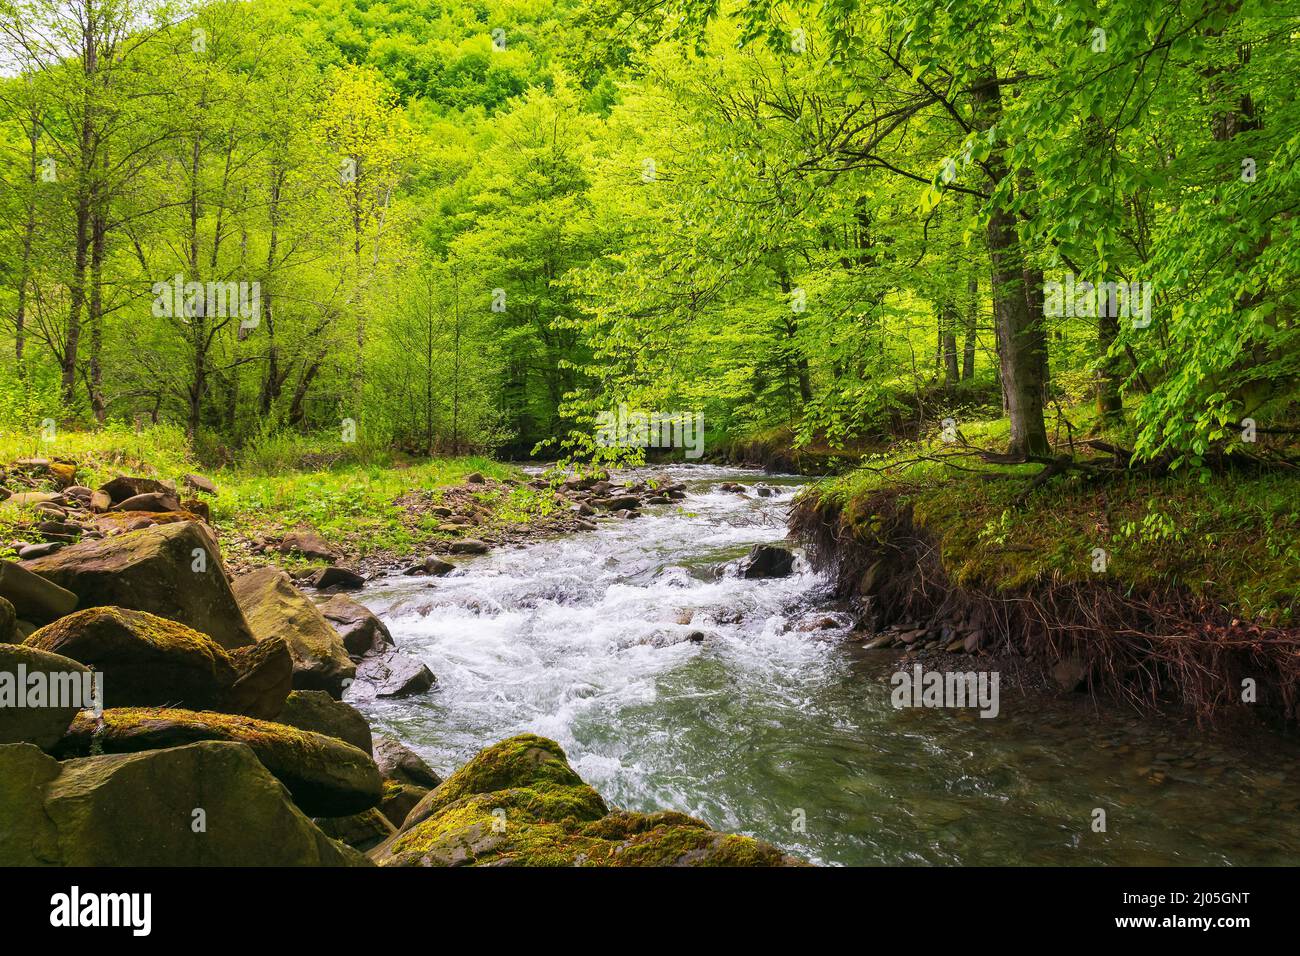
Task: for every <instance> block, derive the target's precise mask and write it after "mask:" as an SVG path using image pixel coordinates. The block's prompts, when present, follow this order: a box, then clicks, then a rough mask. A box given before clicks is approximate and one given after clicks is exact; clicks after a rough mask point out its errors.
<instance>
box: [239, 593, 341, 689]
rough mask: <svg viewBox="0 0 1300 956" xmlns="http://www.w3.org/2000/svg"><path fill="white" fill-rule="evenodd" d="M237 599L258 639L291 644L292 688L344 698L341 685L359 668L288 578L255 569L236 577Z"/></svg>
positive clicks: (319, 614) (326, 624)
mask: <svg viewBox="0 0 1300 956" xmlns="http://www.w3.org/2000/svg"><path fill="white" fill-rule="evenodd" d="M235 597H236V598H237V599H238V601H239V606H240V608H241V609H242V610H243V613H244V616H245V617H246V618H247V620H248V623H249V626H250V627H251V628H252V631H253V636H254V637H255V638H256V639H257V640H259V641H264V640H267V639H268V638H272V637H280V638H283V639H284V642H285V643H286V644H288V645H289V653H290V655H291V656H292V657H293V686H294V687H295V688H296V689H298V690H324V691H329V693H330V694H332V695H333V696H334V697H341V696H342V694H343V686H344V681H350V680H351V679H352V678H354V677H355V676H356V673H357V667H356V665H355V664H353V663H352V659H351V658H350V657H348V651H347V648H345V647H344V646H343V640H342V638H340V637H339V636H338V634H337V633H335V631H334V628H332V627H330V624H329V622H328V621H326V620H325V618H324V617H323V616H321V613H320V611H318V610H317V609H316V605H314V604H312V603H311V601H310V600H309V599H308V598H307V596H306V595H305V594H303V593H302V592H301V591H299V590H298V589H297V588H296V587H294V586H293V582H292V581H291V580H290V579H289V575H287V574H285V573H284V572H283V571H281V570H279V569H278V568H259V569H258V570H256V571H252V572H250V573H248V574H245V575H243V576H242V577H239V578H236V579H235Z"/></svg>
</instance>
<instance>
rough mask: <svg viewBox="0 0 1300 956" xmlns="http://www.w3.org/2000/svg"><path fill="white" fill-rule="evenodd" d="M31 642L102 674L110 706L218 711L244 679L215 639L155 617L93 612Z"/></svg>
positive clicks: (54, 627) (105, 610) (110, 609)
mask: <svg viewBox="0 0 1300 956" xmlns="http://www.w3.org/2000/svg"><path fill="white" fill-rule="evenodd" d="M24 643H25V644H26V645H27V646H28V647H36V648H39V649H41V650H44V651H50V652H52V653H55V654H62V655H63V656H64V657H70V658H72V659H73V660H75V661H80V662H81V663H83V664H87V665H89V666H90V667H93V668H94V669H95V670H97V671H99V672H100V673H102V674H103V675H104V688H103V692H104V703H105V704H106V705H107V706H109V707H156V706H163V705H165V704H173V705H177V706H185V707H187V708H189V709H191V710H208V709H212V708H217V707H218V706H219V705H220V703H221V701H222V699H223V698H224V697H225V695H226V693H227V692H228V691H229V689H230V687H231V686H232V685H233V684H234V683H235V680H236V679H237V677H238V676H239V675H238V672H237V671H236V669H235V665H234V662H233V661H232V660H231V657H230V655H229V654H227V653H226V651H225V649H224V648H223V647H222V646H221V645H220V644H218V643H217V642H216V641H214V640H212V638H210V637H208V636H207V635H206V634H200V633H199V632H198V631H196V630H194V629H193V628H190V627H186V626H185V625H184V624H178V623H176V622H175V621H169V620H167V619H166V618H161V617H158V616H157V615H156V614H150V613H148V612H147V611H129V610H127V609H125V608H120V607H92V608H87V609H85V610H84V611H77V612H76V613H74V614H69V615H68V616H67V617H63V618H59V620H57V621H55V622H54V623H53V624H47V625H46V626H45V627H43V628H41V629H40V630H38V631H37V632H36V633H35V634H32V635H31V636H30V637H28V638H27V640H26V641H25V642H24Z"/></svg>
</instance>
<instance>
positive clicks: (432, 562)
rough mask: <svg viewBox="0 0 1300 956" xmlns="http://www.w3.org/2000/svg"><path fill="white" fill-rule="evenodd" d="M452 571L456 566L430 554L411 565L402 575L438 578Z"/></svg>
mask: <svg viewBox="0 0 1300 956" xmlns="http://www.w3.org/2000/svg"><path fill="white" fill-rule="evenodd" d="M454 570H456V565H454V564H452V563H451V562H450V561H444V560H442V558H439V557H435V556H434V555H432V554H431V555H429V556H428V557H427V558H425V559H424V560H422V561H419V562H417V563H415V564H413V565H411V566H410V567H409V568H407V569H406V570H405V571H403V572H402V573H403V574H427V575H429V576H430V577H435V578H440V577H442V576H443V575H444V574H449V573H450V572H452V571H454Z"/></svg>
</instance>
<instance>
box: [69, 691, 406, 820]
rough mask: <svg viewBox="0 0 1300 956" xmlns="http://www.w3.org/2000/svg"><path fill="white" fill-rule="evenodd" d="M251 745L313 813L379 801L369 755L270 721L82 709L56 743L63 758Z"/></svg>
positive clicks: (356, 809) (353, 809)
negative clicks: (225, 743)
mask: <svg viewBox="0 0 1300 956" xmlns="http://www.w3.org/2000/svg"><path fill="white" fill-rule="evenodd" d="M199 740H233V741H235V742H237V743H242V744H246V745H247V746H248V747H249V749H251V750H252V751H253V754H254V755H255V756H256V757H257V759H258V760H260V761H261V762H262V764H263V766H265V767H266V769H267V770H269V771H270V772H271V773H272V774H273V775H274V776H275V777H276V779H278V780H279V781H280V782H281V783H283V784H284V785H285V786H286V787H288V788H289V792H290V793H291V794H292V795H293V799H294V802H295V803H297V804H298V806H299V807H300V808H301V809H302V811H303V812H304V813H307V814H309V815H311V816H315V817H341V816H349V815H351V814H353V813H360V812H361V811H363V810H368V809H370V808H371V807H373V806H376V805H377V804H378V803H379V800H380V797H381V796H382V794H383V783H382V780H381V778H380V776H379V768H378V767H376V766H375V762H374V761H373V760H371V759H370V757H369V756H368V755H367V754H365V753H363V752H362V751H360V750H358V749H357V748H356V747H353V746H351V745H350V744H345V743H344V742H343V741H341V740H338V739H336V738H334V737H326V736H325V735H324V734H316V733H312V732H310V731H306V730H299V729H297V728H296V727H289V726H286V725H284V724H276V723H272V722H271V721H268V720H257V719H256V718H253V717H243V716H239V715H235V714H218V713H213V712H210V711H204V712H202V713H196V712H194V711H189V710H180V709H177V708H168V707H147V708H143V707H142V708H137V707H122V708H112V709H109V710H106V711H104V713H103V717H102V718H101V719H100V720H96V719H95V718H93V717H90V716H88V715H82V716H80V717H78V718H77V719H75V720H74V721H73V722H72V726H71V727H70V728H69V729H68V733H67V735H66V736H65V737H64V738H63V741H62V742H61V743H60V744H59V745H58V747H57V749H56V750H55V753H56V754H57V755H58V756H73V755H76V756H82V755H87V754H91V753H100V752H102V753H136V752H139V751H143V750H160V749H162V748H165V747H176V746H181V745H184V744H189V743H194V742H195V741H199Z"/></svg>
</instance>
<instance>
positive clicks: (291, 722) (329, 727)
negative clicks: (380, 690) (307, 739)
mask: <svg viewBox="0 0 1300 956" xmlns="http://www.w3.org/2000/svg"><path fill="white" fill-rule="evenodd" d="M276 720H277V721H278V722H279V723H282V724H287V725H288V726H290V727H297V728H298V729H299V730H310V731H312V732H313V733H317V734H324V735H325V736H327V737H337V738H338V739H339V740H342V741H343V742H344V743H349V744H351V745H352V746H354V747H356V748H357V749H358V750H362V751H365V752H366V753H368V754H370V753H373V751H374V742H373V740H372V739H371V735H370V724H369V723H368V722H367V721H366V718H365V717H363V716H362V714H361V711H359V710H357V709H356V708H355V707H353V706H352V705H351V704H345V703H343V702H342V701H340V700H335V699H334V698H333V697H331V696H330V695H329V694H327V693H325V691H323V690H295V691H293V692H292V693H291V694H289V696H288V697H287V698H286V699H285V701H284V708H283V709H282V710H281V711H280V716H279V717H277V718H276Z"/></svg>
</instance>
